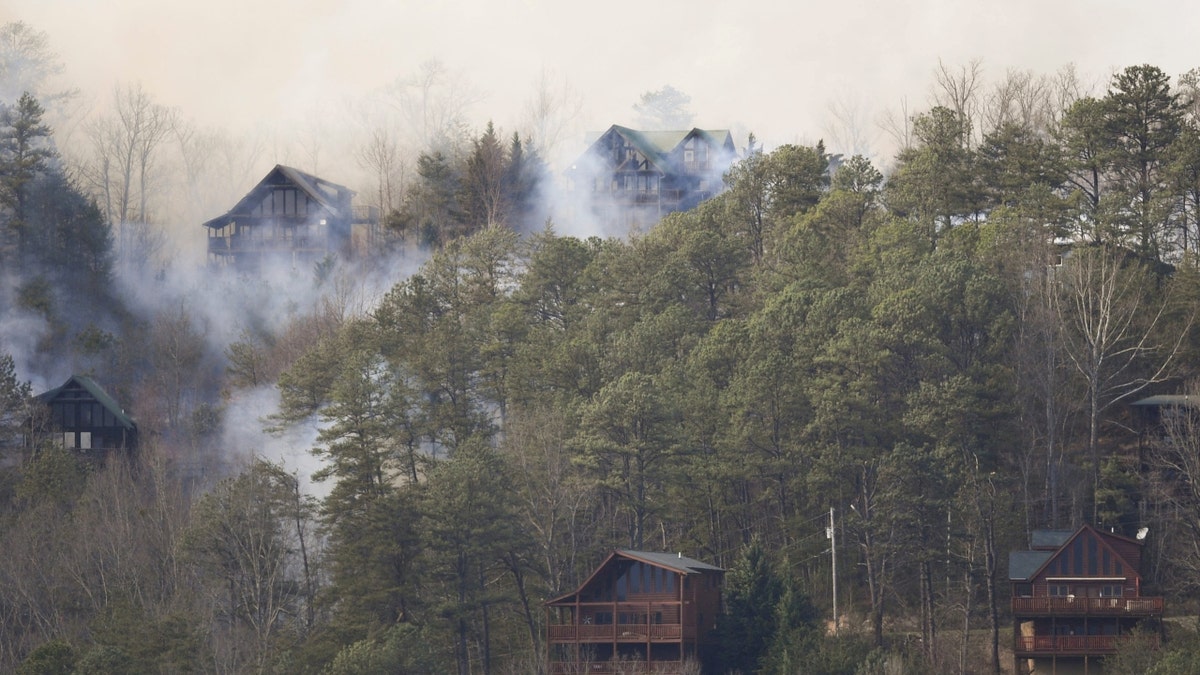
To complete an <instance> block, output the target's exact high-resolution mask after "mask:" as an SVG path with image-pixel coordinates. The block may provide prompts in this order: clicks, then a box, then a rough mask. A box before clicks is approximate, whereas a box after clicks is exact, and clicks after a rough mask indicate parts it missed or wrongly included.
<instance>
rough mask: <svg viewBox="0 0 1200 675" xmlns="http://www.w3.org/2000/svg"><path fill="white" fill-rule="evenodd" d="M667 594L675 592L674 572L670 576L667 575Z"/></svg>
mask: <svg viewBox="0 0 1200 675" xmlns="http://www.w3.org/2000/svg"><path fill="white" fill-rule="evenodd" d="M667 592H668V593H674V592H675V574H674V573H673V572H672V573H670V574H667Z"/></svg>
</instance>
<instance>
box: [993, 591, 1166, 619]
mask: <svg viewBox="0 0 1200 675" xmlns="http://www.w3.org/2000/svg"><path fill="white" fill-rule="evenodd" d="M1162 612H1163V599H1162V598H1161V597H1152V598H1114V597H1106V598H1085V597H1074V596H1069V595H1068V596H1040V597H1018V598H1013V599H1012V613H1013V616H1137V617H1149V616H1160V615H1162Z"/></svg>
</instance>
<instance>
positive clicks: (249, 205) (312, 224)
mask: <svg viewBox="0 0 1200 675" xmlns="http://www.w3.org/2000/svg"><path fill="white" fill-rule="evenodd" d="M354 195H355V193H354V191H353V190H351V189H349V188H347V187H345V186H342V185H338V184H336V183H331V182H329V181H327V180H324V179H322V178H318V177H316V176H313V175H311V174H307V173H304V172H303V171H300V170H299V169H293V168H292V167H290V166H283V165H282V164H280V165H276V167H275V168H274V169H272V170H271V172H270V173H268V174H267V175H266V177H264V178H263V179H262V180H261V181H259V183H258V185H256V186H255V187H254V189H253V190H251V191H250V192H248V193H247V194H246V196H245V197H242V199H241V201H239V202H238V203H237V204H236V205H234V207H233V208H232V209H230V210H229V212H228V213H225V214H224V215H222V216H219V217H217V218H213V219H212V220H209V221H208V222H206V223H204V227H205V228H207V229H208V257H209V262H210V264H213V265H218V266H225V265H232V266H233V267H235V268H236V269H238V270H239V271H243V272H258V271H260V270H261V269H262V267H263V264H264V263H266V262H271V261H275V262H281V263H284V264H288V265H291V266H293V267H294V266H299V265H310V264H312V263H315V262H317V261H319V260H322V259H324V258H325V257H327V256H329V255H337V256H341V257H343V258H345V257H351V256H352V254H353V252H354V251H360V252H361V251H365V250H367V249H368V248H370V246H371V245H372V243H371V240H372V239H373V237H375V236H376V235H377V232H378V226H379V211H378V209H375V208H374V207H367V208H357V207H355V206H354V205H353V201H354Z"/></svg>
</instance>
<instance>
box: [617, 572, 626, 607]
mask: <svg viewBox="0 0 1200 675" xmlns="http://www.w3.org/2000/svg"><path fill="white" fill-rule="evenodd" d="M625 597H626V588H625V575H624V574H622V575H621V576H619V577H617V600H618V601H624V600H625Z"/></svg>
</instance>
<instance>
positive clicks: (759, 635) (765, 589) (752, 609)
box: [717, 540, 791, 673]
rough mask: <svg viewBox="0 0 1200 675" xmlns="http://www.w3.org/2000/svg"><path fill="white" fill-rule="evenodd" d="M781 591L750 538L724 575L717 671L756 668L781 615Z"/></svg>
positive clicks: (764, 554)
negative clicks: (723, 607)
mask: <svg viewBox="0 0 1200 675" xmlns="http://www.w3.org/2000/svg"><path fill="white" fill-rule="evenodd" d="M782 594H783V582H782V581H781V580H780V578H779V576H778V574H777V573H776V572H775V565H774V564H773V563H772V562H771V561H770V559H769V558H768V556H767V551H766V550H765V549H764V548H763V546H762V544H761V543H759V541H758V540H754V541H751V542H750V544H749V545H748V546H746V547H744V548H743V549H742V550H741V552H740V554H739V556H738V558H737V560H736V561H735V562H734V564H733V566H732V567H731V568H730V569H729V571H728V573H727V575H726V580H725V594H724V595H725V613H724V614H723V615H722V616H721V618H720V619H719V620H718V622H717V640H718V643H719V649H718V650H717V651H718V661H719V663H720V665H719V668H718V670H719V671H720V672H742V673H753V672H759V667H760V664H761V663H762V661H763V660H764V659H765V658H766V657H767V650H768V648H769V647H770V646H771V644H772V641H773V640H775V639H776V637H777V632H776V630H777V626H779V625H780V620H781V619H784V618H785V617H783V616H780V615H779V614H778V613H777V610H776V607H777V606H778V604H779V601H780V597H781V596H782ZM787 618H791V617H787ZM780 649H783V647H782V646H781V647H780Z"/></svg>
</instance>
